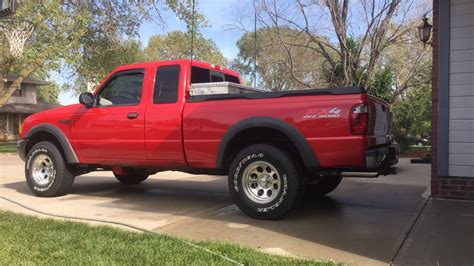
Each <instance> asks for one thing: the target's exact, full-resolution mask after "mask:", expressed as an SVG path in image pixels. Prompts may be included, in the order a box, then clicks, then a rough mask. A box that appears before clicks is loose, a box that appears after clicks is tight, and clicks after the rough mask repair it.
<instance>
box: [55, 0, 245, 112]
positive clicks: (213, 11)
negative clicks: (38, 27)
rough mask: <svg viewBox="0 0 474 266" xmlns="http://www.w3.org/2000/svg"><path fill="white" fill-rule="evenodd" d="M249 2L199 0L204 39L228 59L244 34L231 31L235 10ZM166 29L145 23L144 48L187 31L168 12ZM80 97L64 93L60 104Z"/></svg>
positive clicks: (71, 102)
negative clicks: (151, 41)
mask: <svg viewBox="0 0 474 266" xmlns="http://www.w3.org/2000/svg"><path fill="white" fill-rule="evenodd" d="M246 1H249V0H243V1H242V0H240V1H239V0H225V1H223V0H199V6H198V9H199V11H200V12H202V13H203V14H204V15H205V16H206V19H207V21H208V23H209V27H207V28H204V29H201V33H202V34H203V35H204V37H206V38H209V39H212V40H213V41H214V42H215V43H216V44H217V46H218V47H219V49H220V50H221V52H222V53H223V54H224V56H225V57H226V58H227V59H232V58H234V57H236V56H237V54H238V48H237V46H236V43H237V40H238V39H239V38H240V36H241V35H242V32H239V31H236V30H229V29H228V28H229V27H228V25H229V24H230V23H231V21H230V20H229V18H230V17H232V16H233V10H232V9H233V8H235V7H236V6H237V5H241V4H242V2H246ZM164 19H165V22H166V27H165V28H164V29H162V28H160V27H158V26H157V25H156V24H154V23H153V22H145V23H143V24H142V25H141V27H140V30H139V37H140V40H141V42H142V43H143V46H146V45H147V43H148V40H149V38H150V37H151V36H153V35H156V34H165V33H167V32H170V31H174V30H183V31H184V30H186V25H185V23H183V22H181V21H180V20H179V19H178V18H177V17H176V16H175V15H174V14H173V13H171V12H166V13H165V15H164ZM53 79H54V80H56V81H57V82H60V80H62V79H63V77H61V76H60V74H54V75H53ZM77 98H78V97H77V96H75V95H74V94H73V93H71V92H63V93H61V94H60V95H59V102H60V103H61V104H63V105H68V104H73V103H78V99H77Z"/></svg>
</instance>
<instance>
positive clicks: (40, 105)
mask: <svg viewBox="0 0 474 266" xmlns="http://www.w3.org/2000/svg"><path fill="white" fill-rule="evenodd" d="M6 80H7V86H8V85H9V84H10V83H11V82H13V81H14V80H15V76H14V75H7V78H6ZM0 82H1V81H0ZM48 84H49V83H48V82H46V81H42V80H37V79H34V78H30V77H28V78H25V79H24V81H23V83H22V84H21V86H20V88H19V89H18V90H16V91H15V92H14V93H13V94H12V96H10V98H9V99H8V100H7V102H6V103H5V104H4V105H3V106H2V107H0V141H7V140H15V139H17V138H18V135H19V131H20V125H21V122H22V121H23V119H25V117H27V116H29V115H31V114H34V113H37V112H41V111H44V110H47V109H51V108H54V107H56V106H57V105H56V104H51V103H44V102H38V101H37V100H36V91H37V90H38V87H39V86H44V85H48Z"/></svg>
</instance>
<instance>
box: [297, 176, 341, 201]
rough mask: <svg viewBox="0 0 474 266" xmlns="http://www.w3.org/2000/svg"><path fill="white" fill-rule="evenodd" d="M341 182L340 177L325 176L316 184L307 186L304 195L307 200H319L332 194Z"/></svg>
mask: <svg viewBox="0 0 474 266" xmlns="http://www.w3.org/2000/svg"><path fill="white" fill-rule="evenodd" d="M341 181H342V176H325V177H323V178H322V179H321V181H319V182H318V183H316V184H307V185H306V192H305V194H306V196H307V197H309V198H321V197H323V196H324V195H327V194H329V193H331V192H333V191H334V190H335V189H336V188H337V187H338V186H339V184H341Z"/></svg>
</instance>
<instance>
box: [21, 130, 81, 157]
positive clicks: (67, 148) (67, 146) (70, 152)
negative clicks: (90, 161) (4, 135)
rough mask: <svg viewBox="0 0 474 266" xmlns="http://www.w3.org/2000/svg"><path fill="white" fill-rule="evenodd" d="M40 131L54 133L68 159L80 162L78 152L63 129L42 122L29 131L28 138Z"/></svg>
mask: <svg viewBox="0 0 474 266" xmlns="http://www.w3.org/2000/svg"><path fill="white" fill-rule="evenodd" d="M38 132H48V133H50V134H51V135H53V136H54V137H55V138H56V140H57V141H58V142H59V145H61V148H62V150H63V152H64V156H65V157H66V161H67V162H68V163H71V164H78V163H79V159H78V157H77V155H76V152H74V149H73V148H72V146H71V143H69V140H68V139H67V137H66V135H64V133H63V132H62V131H61V129H59V128H57V127H56V126H54V125H52V124H40V125H37V126H35V127H33V128H32V129H30V130H29V131H28V134H26V139H29V138H31V137H32V136H33V135H34V134H36V133H38Z"/></svg>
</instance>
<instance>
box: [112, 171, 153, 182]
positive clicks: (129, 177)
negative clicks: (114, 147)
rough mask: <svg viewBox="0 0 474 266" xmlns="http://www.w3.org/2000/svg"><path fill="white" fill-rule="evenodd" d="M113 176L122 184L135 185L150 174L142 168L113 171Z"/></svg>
mask: <svg viewBox="0 0 474 266" xmlns="http://www.w3.org/2000/svg"><path fill="white" fill-rule="evenodd" d="M114 176H115V178H117V180H118V181H120V182H121V183H123V184H127V185H136V184H140V183H141V182H143V181H145V180H146V179H147V178H148V176H150V174H149V173H147V172H145V171H143V170H138V169H127V170H125V171H124V173H123V174H118V173H116V172H114Z"/></svg>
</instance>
